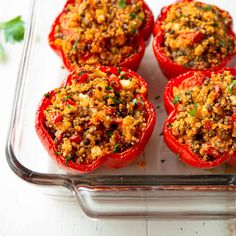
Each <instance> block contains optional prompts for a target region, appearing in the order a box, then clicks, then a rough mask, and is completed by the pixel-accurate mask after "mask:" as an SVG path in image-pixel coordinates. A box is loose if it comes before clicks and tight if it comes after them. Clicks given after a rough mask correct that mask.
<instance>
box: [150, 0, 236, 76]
mask: <svg viewBox="0 0 236 236" xmlns="http://www.w3.org/2000/svg"><path fill="white" fill-rule="evenodd" d="M179 1H183V0H179ZM185 1H186V0H185ZM192 1H194V0H188V2H192ZM177 2H178V1H177ZM172 5H173V4H171V5H169V6H167V7H164V8H162V10H161V13H160V15H159V16H158V17H157V20H156V21H155V23H154V26H153V34H154V39H153V45H152V46H153V51H154V54H155V57H156V59H157V61H158V63H159V66H160V68H161V70H162V72H163V74H164V75H165V76H166V77H167V78H168V79H171V78H174V77H177V76H178V75H180V74H183V73H186V72H188V71H194V70H196V69H193V68H186V67H184V66H183V65H180V64H177V63H175V62H174V61H172V60H171V59H170V58H169V57H167V56H166V54H165V52H164V50H163V48H162V46H163V41H164V31H163V30H162V29H161V25H162V22H163V21H164V20H165V18H166V17H167V14H168V11H169V10H170V8H171V7H172ZM218 9H219V10H220V11H221V12H225V11H223V10H221V9H220V8H218ZM231 19H232V18H231ZM232 28H233V26H232V20H231V21H230V22H229V25H228V34H229V35H230V36H231V37H232V38H233V40H234V50H233V52H232V53H230V54H229V55H228V56H226V57H225V58H224V60H223V61H222V62H221V63H220V64H219V65H218V66H216V67H214V68H207V69H204V70H202V71H209V70H211V71H213V70H219V69H220V68H225V67H234V66H235V64H236V36H235V34H234V32H233V29H232ZM186 37H187V35H186ZM189 37H191V38H192V40H193V42H194V43H198V42H199V41H201V40H202V38H203V35H201V33H200V32H199V33H196V34H195V35H189Z"/></svg>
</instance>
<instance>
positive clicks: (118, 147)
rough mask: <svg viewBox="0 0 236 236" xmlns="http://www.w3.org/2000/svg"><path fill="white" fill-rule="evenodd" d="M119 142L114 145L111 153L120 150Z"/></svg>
mask: <svg viewBox="0 0 236 236" xmlns="http://www.w3.org/2000/svg"><path fill="white" fill-rule="evenodd" d="M120 150H121V149H120V144H119V143H117V144H116V145H115V146H114V149H113V153H117V152H120Z"/></svg>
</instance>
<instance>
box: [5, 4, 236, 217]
mask: <svg viewBox="0 0 236 236" xmlns="http://www.w3.org/2000/svg"><path fill="white" fill-rule="evenodd" d="M171 2H172V1H165V2H164V3H161V1H155V0H147V3H148V4H149V6H150V7H151V9H152V10H153V12H154V13H155V17H156V16H157V14H158V13H159V12H160V9H161V7H163V6H164V5H162V4H165V5H167V4H170V3H171ZM207 2H208V3H216V4H218V5H219V6H220V7H222V8H224V9H226V10H229V11H230V12H231V14H233V13H234V14H235V12H236V5H235V4H234V1H233V0H228V1H227V3H228V4H227V5H226V4H225V3H224V2H219V1H216V0H215V1H213V0H212V1H207ZM64 3H65V2H64V1H62V0H61V1H53V0H34V1H33V2H32V7H31V14H30V17H29V21H28V22H27V32H26V37H25V45H24V50H23V55H22V59H21V63H20V68H19V73H18V80H17V85H16V94H15V102H14V105H13V113H12V119H11V123H10V129H9V134H8V139H7V144H6V156H7V160H8V163H9V165H10V167H11V169H12V170H13V171H14V172H15V173H16V174H17V175H18V176H20V177H21V178H22V179H24V180H26V181H28V182H31V183H34V184H37V185H47V186H50V189H53V194H54V195H56V196H57V195H58V196H60V195H62V196H73V195H74V196H75V197H76V199H77V200H78V202H79V204H80V206H81V207H82V209H83V210H84V212H85V213H86V214H87V215H89V216H90V217H94V218H115V217H141V218H144V217H148V218H158V219H180V218H188V219H196V218H199V219H203V218H204V219H206V218H210V219H213V218H231V217H235V216H236V201H235V199H236V191H235V189H236V175H235V173H236V169H233V168H231V167H229V166H227V165H225V166H222V167H220V168H217V169H214V170H199V169H194V168H191V167H189V166H186V165H184V164H183V163H182V162H180V161H179V160H178V158H176V156H175V155H174V154H173V153H171V152H170V151H169V149H168V148H167V147H166V145H165V143H164V141H163V137H162V136H161V131H162V126H163V122H164V119H165V118H166V113H165V109H164V104H163V100H162V94H163V90H164V86H165V83H166V82H167V80H166V79H165V77H164V76H163V75H162V73H161V71H160V69H159V66H158V64H157V62H156V60H155V59H154V54H153V52H152V46H151V43H150V42H149V44H148V46H147V49H146V52H145V56H144V58H143V60H142V63H141V65H140V67H139V69H138V73H140V74H141V75H142V76H143V77H144V78H145V79H146V80H147V82H148V84H149V98H150V100H151V101H152V102H153V104H154V105H155V106H156V109H157V110H156V111H157V122H156V126H155V130H154V133H153V135H152V138H151V139H150V141H149V143H148V145H147V147H146V149H145V153H144V154H143V155H141V156H140V157H139V158H138V159H137V160H136V161H135V162H134V163H133V164H132V165H130V166H128V167H125V168H122V169H106V168H105V167H102V168H100V169H98V170H97V171H95V172H93V173H91V174H83V175H78V174H71V173H66V172H64V171H63V170H61V169H60V168H59V167H57V166H56V165H55V164H54V162H53V161H52V160H51V158H50V157H49V156H48V154H47V152H46V151H45V150H44V148H43V146H42V145H41V143H40V141H39V139H38V137H37V135H36V132H35V129H34V119H35V111H36V108H37V106H38V103H39V101H40V99H41V97H42V95H43V94H45V92H47V91H49V90H51V89H53V88H55V87H57V86H58V85H59V84H60V83H61V81H62V80H63V78H65V76H66V75H67V74H68V72H67V71H66V70H65V69H64V68H63V67H62V66H61V61H60V59H59V58H58V57H57V55H55V53H54V52H53V51H52V50H51V49H50V47H49V45H48V33H49V31H50V27H51V24H52V22H53V20H54V18H55V17H56V16H57V15H58V13H59V11H60V10H61V9H62V7H63V5H64ZM230 3H231V4H230ZM227 7H228V9H227ZM233 17H234V18H236V16H235V15H233ZM235 20H236V19H235ZM151 40H152V39H151ZM158 95H159V96H160V99H157V96H158ZM52 186H56V188H52ZM61 187H66V188H61ZM66 189H69V190H70V193H69V194H68V191H66ZM71 192H72V194H71Z"/></svg>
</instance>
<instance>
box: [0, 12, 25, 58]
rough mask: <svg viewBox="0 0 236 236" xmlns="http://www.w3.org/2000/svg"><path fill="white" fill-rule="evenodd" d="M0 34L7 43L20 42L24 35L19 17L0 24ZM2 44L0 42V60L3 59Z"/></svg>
mask: <svg viewBox="0 0 236 236" xmlns="http://www.w3.org/2000/svg"><path fill="white" fill-rule="evenodd" d="M0 33H2V34H3V35H4V40H5V42H7V43H15V42H21V41H22V40H23V38H24V34H25V23H24V21H23V20H22V18H21V16H17V17H15V18H13V19H11V20H9V21H5V22H0ZM2 44H3V42H0V60H2V59H3V58H4V55H5V50H4V47H3V45H2Z"/></svg>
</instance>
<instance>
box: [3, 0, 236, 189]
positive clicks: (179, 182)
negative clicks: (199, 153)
mask: <svg viewBox="0 0 236 236" xmlns="http://www.w3.org/2000/svg"><path fill="white" fill-rule="evenodd" d="M37 2H39V1H38V0H33V1H32V2H31V7H30V16H29V19H28V21H27V25H26V34H25V39H24V47H23V52H22V56H21V60H20V66H19V70H18V75H17V82H16V87H15V97H14V102H13V109H12V115H11V121H10V126H9V130H8V134H7V142H6V148H5V153H6V158H7V161H8V164H9V166H10V168H11V169H12V170H13V172H14V173H15V174H16V175H18V176H19V177H20V178H22V179H24V180H25V181H28V182H31V183H34V184H38V185H51V186H53V185H54V186H64V187H67V188H69V189H71V190H72V191H73V190H74V186H75V184H76V185H78V184H79V185H81V186H83V187H87V188H89V189H92V190H94V191H96V190H97V189H99V188H100V187H106V188H112V189H113V190H114V189H115V190H117V191H120V190H122V189H123V190H124V188H126V187H127V188H129V187H135V189H138V190H148V189H151V190H155V189H157V190H158V189H162V190H173V189H174V190H187V189H189V190H190V189H191V190H219V191H225V190H235V189H236V175H233V174H224V175H217V174H214V175H191V178H189V175H97V174H93V175H90V174H83V175H81V174H48V173H39V172H34V171H33V170H30V169H28V168H26V167H25V166H24V165H22V164H21V163H20V162H19V161H18V159H17V156H16V155H15V154H14V148H13V144H12V141H13V133H14V125H15V122H16V115H17V110H18V109H17V108H18V107H19V106H20V105H21V100H22V91H23V89H24V82H25V76H24V74H25V71H26V70H27V63H28V58H29V54H30V51H31V45H32V35H33V31H34V24H35V17H36V16H35V15H36V14H35V12H36V5H37ZM114 187H115V188H114Z"/></svg>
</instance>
